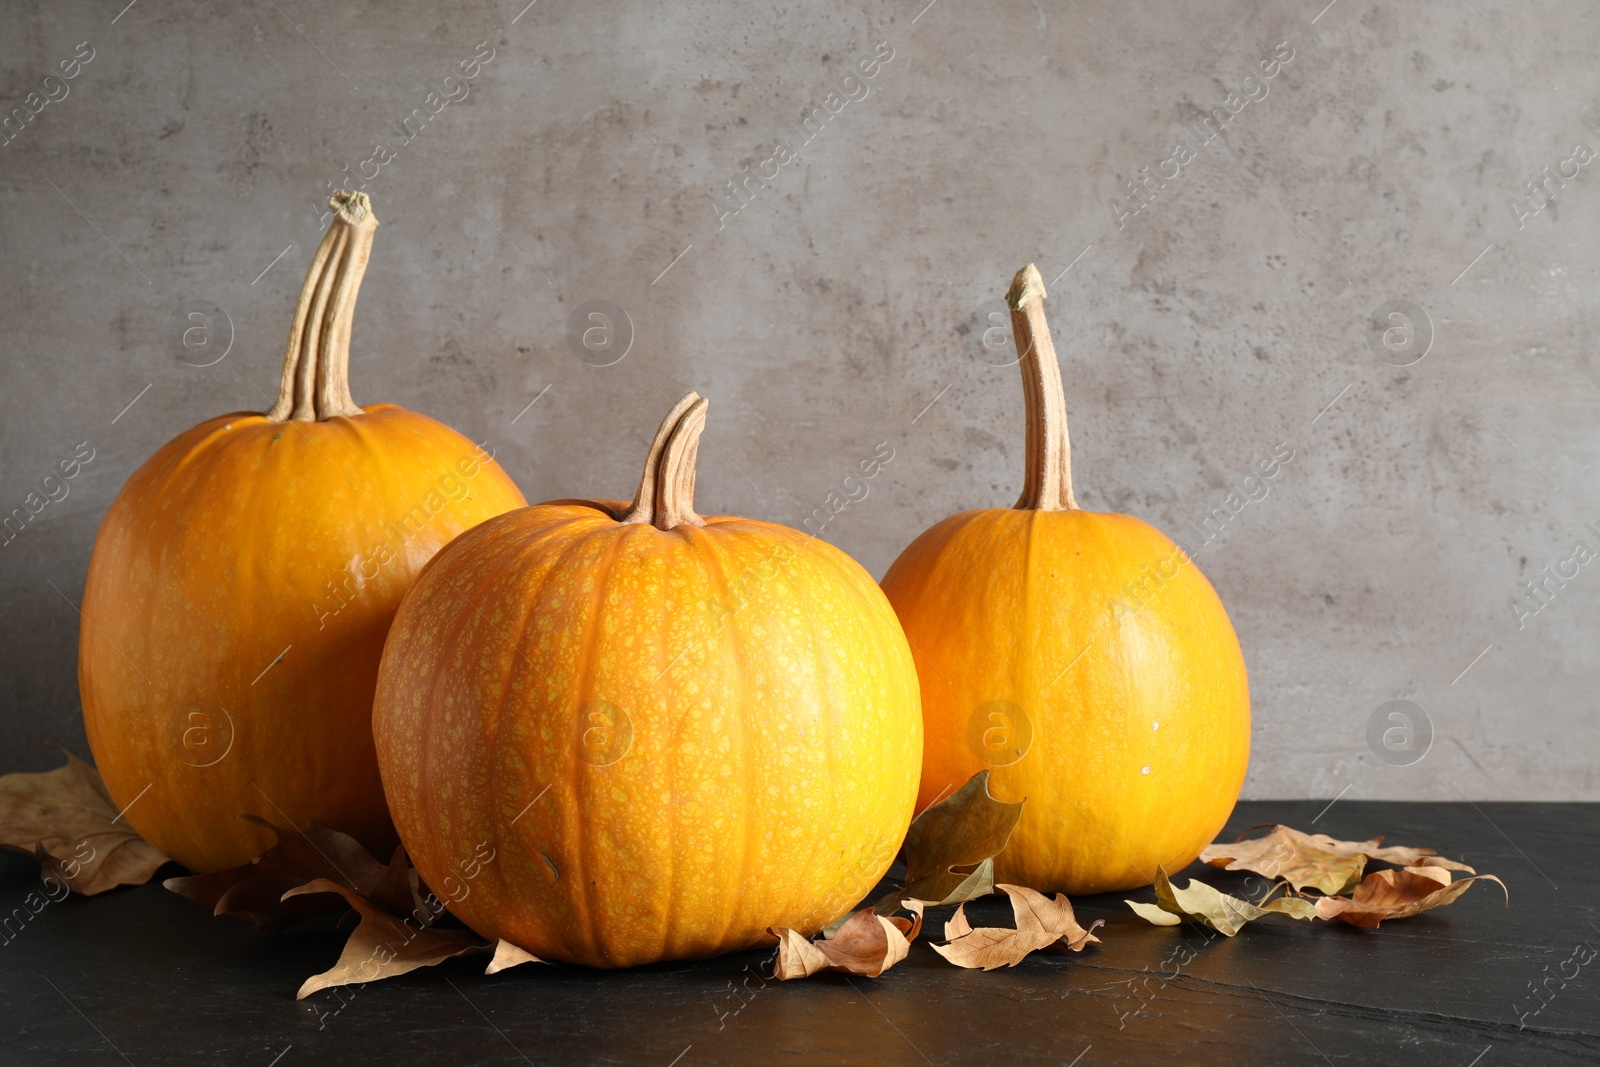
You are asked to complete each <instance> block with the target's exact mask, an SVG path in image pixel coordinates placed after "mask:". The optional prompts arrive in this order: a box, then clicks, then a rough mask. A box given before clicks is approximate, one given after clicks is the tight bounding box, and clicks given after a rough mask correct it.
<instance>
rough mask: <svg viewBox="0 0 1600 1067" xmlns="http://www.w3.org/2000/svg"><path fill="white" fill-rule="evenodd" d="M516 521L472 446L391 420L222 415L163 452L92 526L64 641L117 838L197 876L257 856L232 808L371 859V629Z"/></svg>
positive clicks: (504, 490)
mask: <svg viewBox="0 0 1600 1067" xmlns="http://www.w3.org/2000/svg"><path fill="white" fill-rule="evenodd" d="M524 504H526V501H525V500H524V499H523V496H522V493H521V492H519V491H518V489H517V487H516V486H515V485H514V484H513V483H512V481H511V479H510V478H509V477H508V476H507V475H506V473H505V471H503V470H502V469H501V468H500V466H499V465H498V464H497V463H495V462H494V460H493V459H490V458H489V457H488V456H487V455H486V454H484V453H482V452H481V451H480V450H479V449H478V446H477V445H475V444H473V443H472V442H471V441H469V440H467V439H466V438H465V437H462V436H461V435H460V434H458V433H456V432H455V431H454V430H452V429H450V428H449V427H448V426H445V425H443V424H441V423H438V422H435V421H434V420H433V419H430V418H428V417H427V416H425V415H419V414H417V413H416V412H412V411H407V410H406V409H404V408H400V407H396V406H394V405H392V404H375V405H373V406H371V407H369V408H367V409H366V411H365V413H364V414H361V415H357V416H352V417H348V418H346V417H338V418H333V419H329V420H327V421H325V422H309V421H301V422H273V421H271V420H269V419H266V418H264V417H263V416H261V415H258V414H254V413H236V414H233V415H223V416H220V417H218V418H215V419H209V420H207V421H206V422H203V423H201V424H200V425H199V426H196V427H194V428H193V429H190V430H187V431H185V432H184V433H181V434H179V435H178V436H177V437H175V438H173V439H172V440H171V441H169V442H168V443H167V444H166V445H164V446H162V448H161V449H160V451H158V452H157V453H156V454H155V455H154V456H152V457H151V458H150V459H149V461H147V462H146V463H145V464H144V465H143V466H142V467H140V468H139V469H138V470H137V471H135V472H134V474H133V476H132V477H130V478H129V479H128V482H127V484H126V485H124V486H123V487H122V490H121V492H119V493H118V494H117V498H116V500H115V501H114V502H113V503H112V505H111V508H110V510H109V511H108V512H107V513H106V517H105V519H104V521H103V522H102V523H101V525H100V532H99V535H98V536H97V537H96V538H95V546H94V556H93V558H92V560H91V561H90V564H89V577H88V581H87V583H86V585H85V587H84V593H83V626H82V630H81V634H80V638H79V645H78V685H79V691H80V692H81V694H82V697H83V716H84V726H85V728H86V729H87V731H88V735H89V748H90V750H91V751H92V752H93V753H94V760H95V764H96V765H97V766H98V767H99V768H100V773H101V774H102V775H103V776H104V777H105V782H106V787H107V789H109V790H110V793H111V797H112V799H113V800H115V801H116V803H117V806H118V807H119V808H121V807H124V806H128V805H131V806H130V807H128V810H127V815H126V818H127V820H128V822H129V823H130V824H132V826H133V828H134V829H135V830H138V831H139V833H141V834H142V835H144V837H146V838H147V839H148V840H150V841H151V842H152V843H154V844H155V845H156V847H158V848H160V849H161V850H162V851H163V852H165V853H167V855H169V856H171V857H173V858H174V859H176V860H178V861H179V862H180V863H183V864H185V865H187V866H189V867H191V868H194V869H195V870H198V871H214V870H220V869H222V868H224V867H231V866H233V865H235V864H239V863H244V862H246V861H247V860H249V859H250V858H251V857H252V856H254V855H256V854H258V853H260V852H261V851H262V850H263V849H265V848H266V847H267V846H268V845H270V844H271V843H272V837H271V835H270V834H269V833H268V832H267V831H265V830H263V829H261V828H260V827H257V826H253V825H251V824H250V823H247V822H245V821H243V820H242V819H240V818H239V815H240V813H245V812H248V813H250V814H254V815H259V816H261V817H262V818H265V819H268V820H270V821H271V822H273V823H276V824H277V825H279V826H284V825H291V826H296V827H300V826H304V825H305V823H306V821H307V820H313V819H314V820H316V821H317V822H320V823H323V824H324V825H327V826H332V827H335V828H337V829H340V830H343V831H345V832H347V833H350V834H353V835H354V836H356V837H357V838H359V839H360V840H361V841H362V842H363V843H364V844H366V845H367V847H368V848H370V849H373V850H374V851H376V852H378V854H379V855H381V856H382V857H383V858H384V859H387V858H388V856H389V852H390V851H391V850H392V849H393V847H394V840H395V836H394V829H393V827H392V825H391V824H390V822H389V813H388V809H387V807H386V805H385V803H384V798H383V789H382V785H381V782H380V780H379V777H378V765H377V757H376V756H375V755H374V753H373V750H372V691H373V687H374V686H375V685H376V683H377V676H378V661H379V659H380V657H381V656H382V653H383V639H384V635H385V634H386V633H387V632H388V629H389V622H390V620H391V619H392V618H393V617H394V613H395V609H396V608H397V607H399V604H400V598H401V596H402V595H403V594H404V593H405V591H406V590H407V589H408V588H410V586H411V583H412V581H413V580H414V578H415V577H416V575H417V573H418V572H419V571H421V570H422V568H423V566H424V564H426V563H427V561H428V560H429V559H430V558H432V556H433V554H434V553H435V552H437V551H438V550H439V548H440V547H441V546H443V545H444V544H446V543H448V542H449V541H450V539H451V538H453V537H454V536H455V535H456V534H458V533H460V532H461V531H463V530H466V529H468V528H469V527H472V526H474V525H476V524H477V523H479V522H481V521H483V520H484V519H486V518H488V517H489V516H491V515H498V514H500V513H501V512H504V511H507V510H509V509H511V508H515V507H521V506H523V505H524ZM286 649H287V651H286ZM280 654H282V659H281V660H277V662H274V661H275V659H276V658H277V657H278V656H279V655H280ZM146 787H148V789H147V788H146Z"/></svg>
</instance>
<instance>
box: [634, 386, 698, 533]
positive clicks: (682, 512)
mask: <svg viewBox="0 0 1600 1067" xmlns="http://www.w3.org/2000/svg"><path fill="white" fill-rule="evenodd" d="M710 406H711V402H710V401H709V400H707V399H706V398H705V397H703V396H701V395H700V394H699V393H694V392H690V393H687V394H685V395H684V398H683V399H682V400H680V401H678V402H677V403H676V404H674V405H673V406H672V410H671V411H669V412H667V417H666V418H665V419H662V420H661V426H660V427H659V428H658V429H657V430H656V437H655V440H654V441H652V442H651V443H650V454H649V455H648V456H646V457H645V461H644V475H643V477H641V478H640V479H639V491H638V492H637V493H635V494H634V497H633V506H632V507H630V508H629V509H628V511H627V513H626V514H624V515H622V516H620V517H619V518H618V520H617V521H619V522H622V523H625V524H633V523H649V524H650V525H652V526H654V527H655V528H656V529H658V530H670V529H672V528H673V527H674V526H704V525H705V524H706V523H705V520H704V519H702V518H701V517H700V516H699V515H696V514H695V511H694V469H695V459H696V457H697V456H698V455H699V454H700V434H701V433H702V432H703V431H704V430H705V428H706V408H708V407H710Z"/></svg>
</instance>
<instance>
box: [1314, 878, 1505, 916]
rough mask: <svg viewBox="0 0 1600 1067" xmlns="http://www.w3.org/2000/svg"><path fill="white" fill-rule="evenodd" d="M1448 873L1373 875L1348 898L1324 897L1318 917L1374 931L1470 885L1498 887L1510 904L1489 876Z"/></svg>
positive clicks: (1446, 901)
mask: <svg viewBox="0 0 1600 1067" xmlns="http://www.w3.org/2000/svg"><path fill="white" fill-rule="evenodd" d="M1450 877H1451V876H1450V871H1449V870H1448V869H1447V868H1445V867H1441V866H1437V865H1435V866H1422V865H1419V866H1414V867H1405V868H1402V869H1401V870H1398V871H1373V872H1372V873H1371V874H1369V875H1367V876H1366V877H1365V878H1363V879H1362V880H1361V884H1360V885H1358V886H1356V891H1355V893H1354V894H1353V895H1351V896H1348V897H1323V898H1322V899H1321V900H1319V901H1317V904H1316V908H1317V917H1318V918H1321V919H1338V920H1340V921H1341V922H1347V923H1349V924H1350V925H1351V926H1365V927H1367V928H1369V929H1377V927H1378V924H1379V923H1381V922H1383V920H1385V919H1409V918H1410V917H1411V916H1413V915H1420V914H1421V913H1422V912H1425V911H1428V910H1429V909H1430V908H1437V907H1441V906H1443V905H1445V904H1449V903H1451V902H1452V901H1454V900H1455V899H1456V898H1457V897H1459V896H1461V894H1463V893H1465V892H1466V891H1467V890H1468V889H1470V888H1471V887H1472V883H1473V882H1484V881H1489V882H1493V883H1495V884H1496V885H1498V886H1499V887H1500V888H1501V890H1502V891H1504V892H1505V894H1506V901H1507V902H1508V903H1509V902H1510V900H1511V893H1510V891H1509V890H1507V889H1506V884H1505V883H1504V882H1502V881H1500V879H1498V878H1496V877H1495V876H1494V875H1492V874H1480V875H1478V876H1476V877H1474V878H1462V879H1461V880H1459V881H1454V882H1452V881H1451V880H1450Z"/></svg>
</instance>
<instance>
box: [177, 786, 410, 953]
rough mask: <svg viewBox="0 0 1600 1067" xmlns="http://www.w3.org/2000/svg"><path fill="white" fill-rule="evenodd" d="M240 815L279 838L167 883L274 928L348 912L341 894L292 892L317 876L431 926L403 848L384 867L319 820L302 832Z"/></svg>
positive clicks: (217, 909)
mask: <svg viewBox="0 0 1600 1067" xmlns="http://www.w3.org/2000/svg"><path fill="white" fill-rule="evenodd" d="M240 818H241V819H245V820H247V821H249V822H253V823H255V824H256V825H258V826H262V827H265V828H266V829H268V830H270V831H272V833H273V835H274V836H275V837H276V838H277V842H276V843H275V844H274V845H272V847H270V848H268V849H267V850H266V851H265V852H263V853H261V855H259V856H257V857H256V858H255V859H253V860H251V861H250V862H249V863H242V864H240V865H239V866H237V867H229V868H228V869H227V870H224V871H217V872H216V873H214V874H196V875H189V876H187V877H184V878H168V879H167V880H166V881H165V882H163V883H162V884H163V885H165V886H166V887H167V888H168V889H170V890H172V891H173V892H174V893H177V894H179V895H180V896H184V897H187V898H188V899H190V900H192V901H194V902H195V903H196V904H201V905H203V906H205V907H208V908H210V909H212V914H214V915H232V916H233V917H234V918H237V919H243V920H244V921H245V922H247V923H251V924H253V925H255V926H259V927H261V928H262V929H264V930H267V931H269V932H272V933H278V932H281V931H283V930H287V929H288V928H289V927H291V926H293V925H294V924H295V923H298V922H300V921H301V920H302V919H307V918H310V917H311V916H313V915H326V914H328V913H330V912H337V911H344V910H345V905H344V903H343V902H341V901H340V900H339V899H338V897H337V895H328V894H309V895H303V894H302V895H292V896H291V895H290V894H289V890H291V889H295V888H298V887H300V886H304V885H306V884H307V883H311V882H315V881H318V880H326V881H328V882H330V883H335V884H338V885H341V886H343V887H344V888H346V889H349V890H351V891H353V892H355V893H359V894H360V895H362V896H364V897H367V898H369V899H371V900H372V901H373V902H374V903H375V904H376V905H377V906H378V907H380V908H382V909H383V910H385V911H388V912H390V913H392V914H395V915H409V916H415V917H416V918H417V919H418V920H420V921H423V922H424V923H425V924H426V922H430V921H432V918H433V916H434V915H435V914H436V913H435V912H433V911H430V910H429V909H428V908H426V907H424V906H423V904H422V899H421V896H420V892H419V883H418V881H417V875H416V872H415V871H414V870H412V869H411V867H410V864H409V863H407V861H406V856H405V852H404V850H403V849H396V850H395V854H394V857H393V858H392V859H391V860H390V861H389V864H388V865H387V866H385V865H384V864H382V863H379V862H378V861H377V860H376V859H374V858H373V856H372V853H370V852H368V851H367V850H366V849H365V848H364V847H363V846H362V845H361V843H360V842H359V841H357V840H356V839H355V838H353V837H351V836H350V835H348V834H343V833H340V832H339V831H338V830H330V829H329V828H328V827H326V826H322V825H319V824H318V823H308V824H307V825H306V829H305V830H304V832H302V831H300V830H286V829H284V828H283V827H281V826H276V825H274V824H272V823H270V822H268V821H267V820H265V819H262V818H259V817H257V816H255V815H241V816H240Z"/></svg>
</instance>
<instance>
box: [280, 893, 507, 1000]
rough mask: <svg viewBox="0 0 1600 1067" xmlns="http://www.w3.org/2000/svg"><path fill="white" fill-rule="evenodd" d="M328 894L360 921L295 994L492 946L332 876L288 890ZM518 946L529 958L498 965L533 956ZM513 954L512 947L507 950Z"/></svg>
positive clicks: (496, 959) (411, 968)
mask: <svg viewBox="0 0 1600 1067" xmlns="http://www.w3.org/2000/svg"><path fill="white" fill-rule="evenodd" d="M324 894H327V895H332V894H338V895H339V896H341V897H343V898H344V902H345V903H346V904H347V905H349V906H350V907H351V908H354V909H355V911H356V913H357V914H358V915H360V916H361V922H360V923H359V924H358V925H357V926H356V928H355V929H354V930H353V931H351V934H350V939H349V940H348V941H346V942H345V946H344V951H343V952H341V953H340V954H339V961H338V962H337V963H335V964H334V965H333V966H332V967H331V968H329V969H328V970H326V971H324V972H322V973H321V974H314V975H312V976H311V977H310V978H307V979H306V980H305V982H304V983H302V984H301V986H300V991H299V992H298V993H296V994H295V999H296V1000H304V999H305V998H306V997H309V996H310V995H311V994H313V993H315V992H316V991H317V990H319V989H327V988H328V987H329V986H341V985H355V984H359V983H364V982H376V981H378V980H379V979H382V978H394V977H395V976H397V975H402V974H405V973H406V972H408V971H414V970H416V969H417V968H418V967H432V966H433V965H434V964H436V963H443V962H444V961H445V960H448V959H453V958H454V957H456V956H465V955H468V954H471V953H476V952H488V951H489V943H488V942H487V941H485V940H483V938H481V937H479V936H478V935H477V934H475V933H473V932H472V931H471V930H440V929H434V928H430V927H427V926H423V925H422V924H421V923H419V922H417V921H415V920H410V921H407V920H404V919H401V918H399V917H398V916H395V915H391V914H389V913H388V912H386V911H384V910H383V909H381V908H379V907H377V906H376V905H375V904H373V903H372V901H370V900H368V899H367V898H366V897H364V896H362V895H361V894H359V893H356V892H353V891H351V890H350V888H349V887H347V886H344V885H341V884H339V883H338V882H335V881H332V880H330V879H327V878H318V879H316V880H315V881H313V882H309V883H307V884H306V885H302V886H297V887H296V888H294V889H291V890H289V891H288V892H287V893H285V894H284V897H285V898H287V899H293V898H295V897H301V896H321V895H324ZM500 944H501V945H503V944H504V942H501V943H500ZM515 952H516V953H520V954H521V955H523V956H527V957H528V958H527V959H517V960H515V961H514V962H511V963H505V964H504V966H501V967H496V968H495V969H496V970H504V968H505V966H515V965H516V963H526V962H528V961H529V960H532V959H534V957H532V956H528V954H527V953H525V952H522V950H521V949H516V950H515ZM510 955H512V954H511V953H507V956H510ZM502 959H503V957H502V954H501V950H500V948H499V947H498V946H497V947H496V950H495V956H494V959H493V960H492V961H491V962H490V966H491V967H494V965H495V963H500V962H502Z"/></svg>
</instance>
